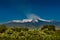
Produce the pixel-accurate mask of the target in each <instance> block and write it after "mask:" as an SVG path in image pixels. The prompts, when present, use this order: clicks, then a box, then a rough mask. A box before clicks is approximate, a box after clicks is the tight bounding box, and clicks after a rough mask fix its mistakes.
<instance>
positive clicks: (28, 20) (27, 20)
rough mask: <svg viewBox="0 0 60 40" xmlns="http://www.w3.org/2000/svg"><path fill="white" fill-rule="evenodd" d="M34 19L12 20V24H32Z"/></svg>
mask: <svg viewBox="0 0 60 40" xmlns="http://www.w3.org/2000/svg"><path fill="white" fill-rule="evenodd" d="M32 20H33V19H23V20H12V21H11V22H20V23H24V22H31V21H32Z"/></svg>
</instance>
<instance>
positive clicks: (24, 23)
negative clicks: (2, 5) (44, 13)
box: [4, 18, 60, 27]
mask: <svg viewBox="0 0 60 40" xmlns="http://www.w3.org/2000/svg"><path fill="white" fill-rule="evenodd" d="M4 25H6V26H10V27H14V26H18V27H40V26H42V25H56V26H60V22H57V21H52V20H44V19H40V18H39V19H23V20H12V21H8V22H6V23H4Z"/></svg>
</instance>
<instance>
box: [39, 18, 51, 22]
mask: <svg viewBox="0 0 60 40" xmlns="http://www.w3.org/2000/svg"><path fill="white" fill-rule="evenodd" d="M39 20H41V21H46V22H51V21H52V20H45V19H41V18H39Z"/></svg>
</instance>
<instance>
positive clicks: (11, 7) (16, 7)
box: [0, 0, 60, 22]
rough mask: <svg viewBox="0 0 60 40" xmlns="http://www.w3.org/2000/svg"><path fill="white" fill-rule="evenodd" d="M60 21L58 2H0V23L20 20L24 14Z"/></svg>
mask: <svg viewBox="0 0 60 40" xmlns="http://www.w3.org/2000/svg"><path fill="white" fill-rule="evenodd" d="M30 13H32V14H36V15H38V16H39V17H41V18H43V19H51V20H58V21H60V1H59V0H0V22H6V21H10V20H21V19H25V18H26V14H30Z"/></svg>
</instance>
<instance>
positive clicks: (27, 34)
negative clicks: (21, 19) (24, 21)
mask: <svg viewBox="0 0 60 40" xmlns="http://www.w3.org/2000/svg"><path fill="white" fill-rule="evenodd" d="M44 28H45V26H44ZM49 28H50V27H49ZM49 28H48V27H47V28H45V29H42V28H41V29H36V28H32V29H29V28H20V27H13V28H8V27H5V26H0V40H60V30H53V29H52V28H50V29H51V30H50V29H49Z"/></svg>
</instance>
